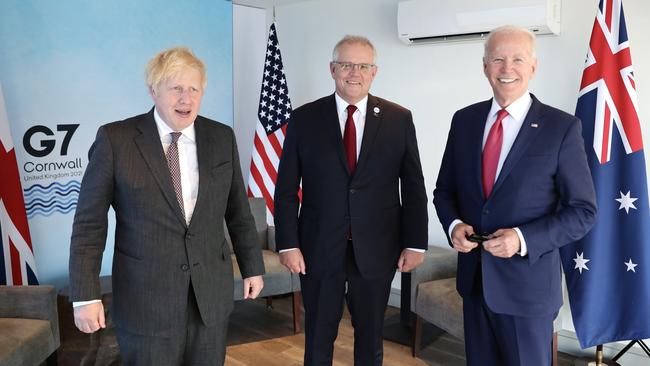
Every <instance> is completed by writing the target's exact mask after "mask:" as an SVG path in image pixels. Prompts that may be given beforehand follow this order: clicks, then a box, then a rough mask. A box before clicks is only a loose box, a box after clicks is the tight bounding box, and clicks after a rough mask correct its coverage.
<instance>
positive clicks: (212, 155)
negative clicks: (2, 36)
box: [70, 47, 264, 365]
mask: <svg viewBox="0 0 650 366" xmlns="http://www.w3.org/2000/svg"><path fill="white" fill-rule="evenodd" d="M206 81H207V80H206V72H205V66H204V64H203V62H201V60H199V59H198V58H197V57H196V56H194V54H193V53H192V51H190V50H189V49H186V48H180V47H178V48H172V49H168V50H165V51H162V52H160V53H159V54H157V55H156V56H155V57H154V58H153V59H152V60H151V61H150V62H149V65H148V66H147V69H146V84H147V86H148V88H149V93H150V95H151V97H152V99H153V101H154V104H155V107H154V108H153V109H152V110H151V111H149V112H148V113H146V114H142V115H139V116H135V117H132V118H129V119H126V120H124V121H118V122H114V123H109V124H107V125H104V126H102V127H100V128H99V130H98V132H97V137H96V140H95V142H94V143H93V145H92V147H91V149H90V152H89V162H88V167H87V170H86V173H85V175H84V178H83V182H82V184H81V191H80V193H79V202H78V205H77V211H76V214H75V218H74V225H73V230H72V239H71V245H70V298H71V300H72V301H73V302H74V303H73V306H74V318H75V324H76V325H77V327H78V328H79V329H80V330H81V331H83V332H86V333H91V332H95V331H97V330H98V329H100V328H103V327H105V320H104V308H103V306H102V303H101V301H99V300H97V299H99V298H100V289H99V272H100V266H101V261H102V253H103V251H104V247H105V242H106V231H107V211H108V208H109V206H112V207H113V209H114V211H115V217H116V221H117V223H116V228H115V251H114V257H113V272H112V282H113V312H112V314H113V320H114V323H115V325H116V329H117V338H118V343H119V346H120V351H121V354H122V360H123V363H124V364H125V365H181V364H183V365H215V364H216V365H221V364H223V362H224V358H225V335H226V329H227V323H228V315H229V314H230V312H231V310H232V307H233V298H232V294H233V292H234V289H233V274H232V264H231V260H230V249H229V247H228V244H227V243H226V240H225V237H224V225H223V224H222V222H223V220H224V219H225V221H226V224H227V226H228V231H229V233H230V236H231V238H232V244H233V248H234V251H235V255H236V257H237V262H238V264H239V267H240V269H241V272H242V277H243V278H244V288H243V291H244V298H255V297H257V295H258V294H259V293H260V291H261V290H262V287H263V281H262V276H261V275H262V274H263V273H264V264H263V261H262V255H261V250H260V248H259V247H258V246H257V245H256V243H257V240H256V238H257V236H256V231H255V223H254V221H253V216H252V215H251V213H250V208H249V205H248V200H247V197H246V192H245V188H244V182H243V179H242V174H241V170H240V166H239V158H238V156H237V146H236V143H235V137H234V134H233V131H232V130H231V129H230V128H228V127H226V126H224V125H222V124H220V123H217V122H215V121H212V120H209V119H207V118H204V117H201V116H198V112H199V107H200V105H201V98H202V97H203V91H204V88H205V85H206Z"/></svg>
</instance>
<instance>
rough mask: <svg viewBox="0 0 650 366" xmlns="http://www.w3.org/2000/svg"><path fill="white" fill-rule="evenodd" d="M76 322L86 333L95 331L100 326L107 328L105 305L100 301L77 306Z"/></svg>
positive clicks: (75, 309)
mask: <svg viewBox="0 0 650 366" xmlns="http://www.w3.org/2000/svg"><path fill="white" fill-rule="evenodd" d="M74 324H75V325H76V326H77V328H78V329H79V330H80V331H82V332H84V333H94V332H96V331H98V330H99V328H106V320H105V319H104V305H102V303H101V301H98V302H94V303H90V304H87V305H81V306H77V307H75V308H74Z"/></svg>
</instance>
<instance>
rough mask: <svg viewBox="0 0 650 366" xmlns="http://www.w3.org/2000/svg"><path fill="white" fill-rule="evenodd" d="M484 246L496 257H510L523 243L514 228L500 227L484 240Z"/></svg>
mask: <svg viewBox="0 0 650 366" xmlns="http://www.w3.org/2000/svg"><path fill="white" fill-rule="evenodd" d="M483 248H484V249H485V250H487V251H488V252H490V254H492V255H493V256H495V257H500V258H510V257H512V256H513V255H515V254H516V253H517V252H518V251H519V250H520V249H521V243H520V242H519V235H517V232H516V231H515V230H514V229H499V230H497V231H495V232H494V234H492V239H490V240H487V241H484V242H483Z"/></svg>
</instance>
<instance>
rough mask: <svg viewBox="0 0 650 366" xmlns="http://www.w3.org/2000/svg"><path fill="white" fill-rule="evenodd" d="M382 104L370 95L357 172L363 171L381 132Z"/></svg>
mask: <svg viewBox="0 0 650 366" xmlns="http://www.w3.org/2000/svg"><path fill="white" fill-rule="evenodd" d="M381 116H382V114H381V103H380V101H379V98H377V97H375V96H373V95H368V105H367V107H366V122H365V126H364V128H363V137H362V140H361V152H360V153H359V159H358V161H357V169H356V170H357V171H359V170H361V169H363V164H364V162H365V161H366V160H368V154H369V151H370V150H372V144H373V142H374V141H375V137H376V136H377V131H379V122H380V121H381Z"/></svg>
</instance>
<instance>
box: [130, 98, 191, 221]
mask: <svg viewBox="0 0 650 366" xmlns="http://www.w3.org/2000/svg"><path fill="white" fill-rule="evenodd" d="M138 130H140V132H141V134H140V135H138V136H136V137H135V138H134V141H135V144H136V146H137V147H138V149H139V150H140V154H142V158H143V159H144V161H145V162H146V164H147V166H148V167H149V169H150V170H151V174H152V175H153V177H154V179H155V180H156V182H157V183H158V186H159V187H160V190H161V191H162V193H163V196H164V197H165V199H166V200H167V203H168V204H169V205H170V206H171V208H172V210H173V211H174V213H175V214H176V216H177V217H178V219H179V220H180V221H181V222H182V223H183V225H186V222H185V218H184V217H183V213H182V212H181V208H180V207H179V206H178V201H177V200H176V193H175V192H174V185H173V184H172V179H171V176H170V174H169V168H168V167H167V160H166V158H165V153H164V151H163V148H162V144H161V143H160V134H159V133H158V129H157V128H156V121H155V120H154V118H153V109H152V110H151V111H150V112H149V113H148V114H147V115H146V116H145V117H144V118H143V119H142V120H140V123H139V125H138Z"/></svg>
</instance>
